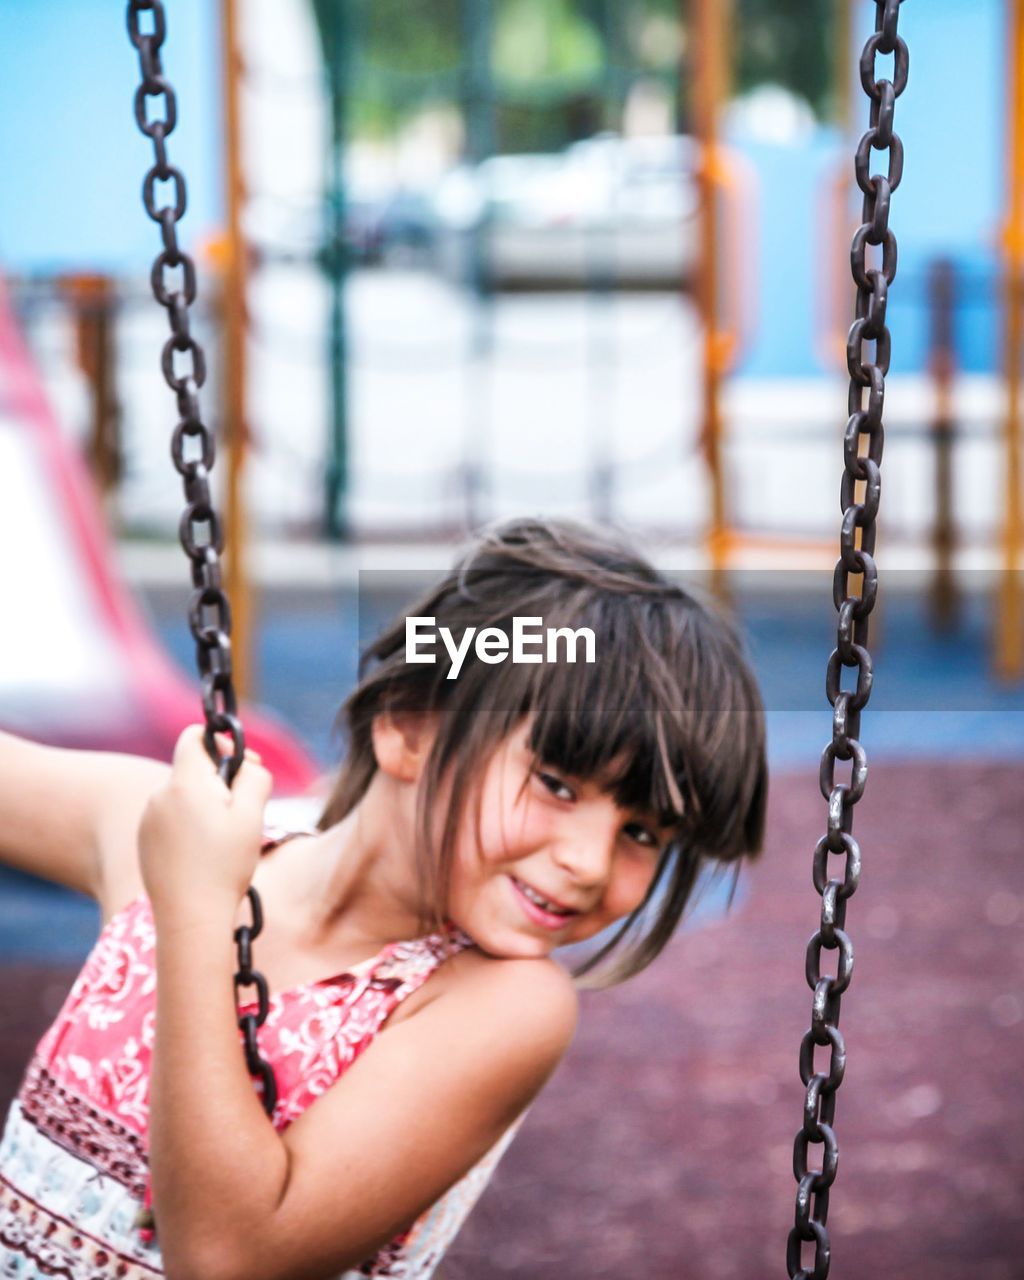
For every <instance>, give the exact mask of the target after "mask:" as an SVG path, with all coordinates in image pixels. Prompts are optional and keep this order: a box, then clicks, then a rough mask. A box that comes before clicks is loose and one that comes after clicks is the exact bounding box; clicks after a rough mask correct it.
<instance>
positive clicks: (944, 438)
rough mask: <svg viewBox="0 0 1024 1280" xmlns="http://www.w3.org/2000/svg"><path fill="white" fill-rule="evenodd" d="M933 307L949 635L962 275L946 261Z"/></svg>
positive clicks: (938, 621)
mask: <svg viewBox="0 0 1024 1280" xmlns="http://www.w3.org/2000/svg"><path fill="white" fill-rule="evenodd" d="M929 286H930V287H929V295H930V302H931V317H932V323H931V350H930V353H929V359H928V364H929V369H930V371H931V375H932V383H933V385H934V387H935V417H934V419H933V420H932V439H933V440H934V442H935V524H934V527H933V530H932V549H933V551H934V553H935V576H934V578H933V580H932V589H931V609H932V619H933V622H934V624H935V626H936V627H938V628H939V629H941V630H949V628H950V627H952V626H953V624H954V623H955V622H956V615H957V604H958V601H957V593H956V581H955V579H954V576H953V549H954V544H955V540H956V530H955V527H954V523H953V456H952V455H953V374H954V372H955V369H956V354H955V349H954V338H953V314H954V303H955V298H956V274H955V268H954V266H953V263H952V262H950V261H949V260H948V259H945V258H941V259H939V260H937V261H936V262H934V263H933V264H932V269H931V273H930V280H929Z"/></svg>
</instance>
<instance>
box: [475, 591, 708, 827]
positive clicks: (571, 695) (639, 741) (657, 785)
mask: <svg viewBox="0 0 1024 1280" xmlns="http://www.w3.org/2000/svg"><path fill="white" fill-rule="evenodd" d="M663 614H664V606H663V604H662V603H661V602H659V601H657V600H650V599H646V600H644V599H637V598H635V597H634V598H629V597H623V596H618V597H613V598H612V599H608V598H607V597H602V596H601V595H599V594H598V593H596V592H593V591H589V590H585V591H582V592H579V593H573V594H572V595H571V596H569V597H568V598H566V597H565V596H563V598H562V599H561V600H559V601H558V604H557V605H556V606H555V607H552V606H551V604H550V603H549V605H548V608H547V619H546V620H547V621H550V623H551V624H552V625H553V626H556V627H558V628H563V629H566V630H570V631H579V630H580V629H582V628H589V629H590V630H591V631H593V633H594V659H595V660H594V661H593V662H584V661H581V660H577V661H575V662H569V661H567V660H566V659H565V650H564V649H562V650H560V655H561V656H560V657H559V660H558V661H555V662H544V663H539V664H521V665H509V666H507V667H506V668H505V669H504V671H503V672H502V675H501V677H500V684H501V699H500V701H501V706H500V709H499V708H495V710H498V717H497V718H498V720H499V722H500V723H499V724H498V725H496V726H495V729H496V731H497V732H496V734H495V736H496V737H500V736H504V735H505V733H507V732H509V731H511V729H512V728H514V726H515V725H516V724H517V723H521V722H522V721H523V720H524V719H525V720H528V721H529V722H530V726H531V729H530V741H529V745H530V749H531V751H532V752H533V753H534V756H535V758H536V760H537V762H538V763H546V764H549V765H551V766H552V767H553V768H556V769H558V770H560V771H561V772H564V773H566V774H568V775H570V776H573V777H577V778H580V779H585V780H587V781H594V782H597V783H598V784H599V785H600V786H601V787H602V789H603V790H605V791H607V792H608V793H609V794H610V795H612V796H613V797H614V799H615V802H616V803H617V804H618V805H619V806H620V807H622V808H624V809H631V810H637V811H640V812H642V813H645V814H648V815H649V816H650V817H651V818H652V819H653V820H654V821H655V822H657V824H658V825H659V826H660V827H665V828H668V829H670V830H672V831H679V832H680V833H682V832H684V831H685V830H686V829H687V828H688V826H689V822H690V819H691V818H692V816H693V815H694V813H695V811H696V808H697V805H696V798H695V797H694V796H693V795H692V794H691V790H692V789H691V787H690V782H689V775H688V772H687V770H686V769H685V767H684V761H686V760H687V759H690V758H692V753H693V751H694V749H695V744H694V743H693V742H692V741H690V739H691V738H692V734H690V733H688V732H687V729H686V718H685V717H680V716H678V715H672V714H671V710H672V702H673V701H674V700H673V699H672V698H671V696H670V695H671V693H672V691H673V690H675V689H677V688H678V685H679V673H678V672H674V671H672V670H671V669H670V667H669V664H668V662H667V661H666V654H665V652H664V646H663V645H662V644H657V643H655V644H652V643H651V635H652V628H653V631H654V633H658V632H662V633H664V632H666V631H667V630H668V627H667V625H666V621H665V618H664V616H661V617H660V618H659V617H658V615H663ZM466 675H469V677H470V679H469V681H468V682H467V685H465V686H463V689H462V690H460V692H461V693H463V694H464V695H467V696H466V699H465V702H464V703H463V707H462V708H460V711H461V712H462V714H466V712H468V710H469V706H468V705H466V704H470V705H473V706H475V707H476V708H477V709H478V710H482V709H483V707H484V706H486V705H488V704H490V705H492V706H493V701H492V699H491V698H489V697H488V696H487V691H486V690H485V689H484V688H483V687H480V686H482V684H483V682H485V681H486V682H487V683H491V682H492V681H493V682H494V683H495V684H496V683H497V682H496V681H495V676H494V668H482V667H480V666H477V667H476V669H475V670H474V671H473V672H472V674H470V672H466ZM461 678H462V677H460V679H461ZM478 681H479V682H480V685H478V687H477V688H475V689H471V688H470V687H468V686H469V685H472V684H477V682H478ZM492 687H493V686H492ZM458 701H459V702H463V699H462V698H459V699H458ZM453 709H454V708H453Z"/></svg>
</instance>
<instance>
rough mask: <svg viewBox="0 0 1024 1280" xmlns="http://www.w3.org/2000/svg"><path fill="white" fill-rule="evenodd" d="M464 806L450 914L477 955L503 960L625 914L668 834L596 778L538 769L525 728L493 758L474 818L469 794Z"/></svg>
mask: <svg viewBox="0 0 1024 1280" xmlns="http://www.w3.org/2000/svg"><path fill="white" fill-rule="evenodd" d="M466 808H467V812H466V814H465V815H464V818H463V823H462V828H461V830H460V832H459V836H458V841H457V845H456V850H455V860H454V863H453V867H452V877H451V884H450V894H449V900H448V908H449V910H448V914H449V917H450V918H451V919H452V920H453V921H454V923H455V924H457V925H458V926H459V927H460V928H462V929H464V930H465V931H466V933H468V934H469V935H470V937H471V938H473V939H474V941H475V942H476V943H477V944H478V945H479V946H480V947H481V948H482V949H483V950H484V951H486V952H488V953H489V954H491V955H496V956H503V957H506V958H523V959H526V958H531V957H538V956H545V955H547V954H548V953H549V952H551V951H552V950H553V949H554V948H555V947H562V946H567V945H568V944H570V943H575V942H582V941H584V940H585V939H587V938H591V937H593V936H594V935H595V934H597V933H599V932H600V931H601V930H602V929H605V928H607V927H608V926H609V925H610V924H613V923H614V922H615V921H616V920H620V919H621V918H622V917H623V916H626V915H628V914H629V913H630V912H631V911H633V910H634V909H635V908H636V907H638V906H639V905H640V903H641V902H642V901H643V899H644V896H645V895H646V893H647V890H648V889H649V888H650V885H651V881H652V880H653V878H654V875H655V872H656V870H657V866H658V861H659V857H660V854H661V851H662V849H663V848H664V846H665V844H666V843H667V841H668V839H669V838H670V834H671V833H670V832H669V831H668V830H667V829H664V828H659V827H658V826H657V824H656V823H655V822H654V821H653V820H652V819H651V818H650V817H649V816H648V815H644V814H642V813H638V812H633V811H630V810H626V809H622V808H620V807H619V806H618V805H617V804H616V802H615V800H614V799H613V797H612V796H610V795H609V794H608V793H607V792H605V791H602V790H601V788H600V787H599V786H598V784H597V783H596V782H593V781H585V780H582V779H578V778H573V777H569V776H567V775H565V774H562V773H560V772H559V771H558V770H556V769H553V768H548V767H547V766H545V765H544V764H543V763H542V764H541V765H540V766H539V767H537V768H536V769H535V768H534V767H533V753H532V752H531V750H530V747H529V725H523V726H521V727H520V729H519V730H517V731H516V732H515V733H513V734H512V735H511V736H510V737H509V738H508V739H506V741H505V742H503V743H502V744H501V745H500V746H499V748H498V750H497V751H496V752H495V754H494V756H493V757H492V758H491V761H490V763H489V764H488V766H487V768H486V770H485V774H484V778H483V782H482V785H481V789H480V795H479V819H477V810H476V805H475V804H474V803H473V801H472V800H470V802H469V804H468V805H467V806H466ZM537 899H544V900H546V905H545V902H540V901H537ZM552 908H557V910H553V909H552Z"/></svg>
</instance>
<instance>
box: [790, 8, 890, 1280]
mask: <svg viewBox="0 0 1024 1280" xmlns="http://www.w3.org/2000/svg"><path fill="white" fill-rule="evenodd" d="M901 3H902V0H875V10H876V18H875V30H874V33H873V34H872V35H870V36H869V37H868V40H867V43H866V44H865V46H864V52H863V54H862V55H861V59H860V80H861V84H862V86H863V88H864V92H865V93H866V94H867V95H868V97H869V98H870V100H871V107H870V114H869V127H868V130H867V132H866V133H865V134H864V135H863V137H862V138H861V139H860V142H859V143H858V145H857V149H856V154H855V160H854V175H855V177H856V181H857V185H858V187H859V188H860V190H861V191H862V192H863V194H864V201H863V211H862V217H861V223H862V225H861V226H860V227H859V228H858V229H857V231H856V232H855V234H854V237H853V243H852V245H851V249H850V267H851V272H852V275H853V279H854V282H855V283H856V285H857V305H856V310H855V319H854V322H853V324H852V326H851V328H850V333H849V337H848V340H847V348H846V357H847V368H848V370H849V374H850V393H849V415H850V417H849V421H848V423H847V426H846V431H845V435H844V444H843V459H844V464H845V470H844V474H843V478H842V484H841V487H840V505H841V509H842V513H843V519H842V525H841V529H840V536H839V548H840V555H839V560H838V562H837V563H836V567H835V574H834V577H833V584H832V595H833V601H834V603H835V607H836V612H837V613H838V619H839V621H838V628H837V635H836V647H835V650H834V651H833V653H832V654H831V656H830V657H829V660H828V666H827V668H826V673H825V693H826V696H827V697H828V700H829V703H830V704H831V706H832V741H831V742H830V743H829V744H828V745H827V746H826V747H825V750H824V751H823V752H822V756H821V768H820V772H819V783H820V786H821V792H822V795H823V796H824V798H825V799H826V800H827V801H828V824H827V829H826V832H825V835H824V836H822V837H821V839H820V840H819V841H818V844H817V847H816V848H815V850H814V859H813V881H814V887H815V889H816V890H817V891H818V893H819V894H820V895H821V920H820V924H819V927H818V930H817V932H816V933H815V934H814V935H813V936H812V937H811V940H810V942H809V943H808V945H807V955H806V963H805V973H806V977H807V985H808V986H809V987H810V988H811V990H812V991H813V993H814V996H813V1000H812V1006H811V1025H810V1028H809V1029H808V1031H807V1032H806V1033H805V1035H804V1037H803V1040H802V1042H801V1045H800V1063H799V1065H800V1079H801V1081H802V1082H803V1085H804V1087H805V1089H806V1094H805V1097H804V1117H803V1125H802V1126H801V1129H800V1131H799V1132H798V1133H797V1136H796V1142H795V1144H794V1148H793V1174H794V1177H795V1178H796V1181H797V1195H796V1215H795V1223H794V1226H793V1229H792V1230H791V1231H790V1233H789V1238H788V1241H787V1247H786V1267H787V1270H788V1272H789V1276H790V1280H826V1277H827V1276H828V1273H829V1267H830V1265H831V1245H830V1242H829V1235H828V1230H827V1227H826V1223H827V1221H828V1202H829V1192H830V1189H831V1187H832V1184H833V1182H834V1181H835V1178H836V1172H837V1170H838V1166H839V1147H838V1143H837V1141H836V1135H835V1130H834V1128H833V1124H834V1122H835V1110H836V1092H837V1090H838V1089H839V1086H840V1085H841V1084H842V1081H843V1074H844V1072H845V1070H846V1046H845V1043H844V1040H843V1037H842V1035H841V1033H840V1031H839V1012H840V1000H841V997H842V995H843V993H844V992H845V991H846V990H847V988H848V987H849V985H850V980H851V977H852V975H853V944H852V942H851V941H850V937H849V935H848V934H847V933H846V931H845V927H844V926H845V924H846V902H847V899H848V898H851V897H852V896H853V894H854V893H855V892H856V891H857V885H858V883H859V881H860V871H861V855H860V846H859V845H858V843H857V841H856V840H855V839H854V837H853V834H852V830H853V806H854V805H855V804H856V803H857V802H858V801H859V800H860V799H861V797H862V796H863V794H864V788H865V785H866V783H867V772H868V765H867V754H866V752H865V751H864V748H863V746H862V745H861V743H860V741H859V735H860V713H861V712H862V711H863V709H864V707H865V706H867V703H868V700H869V698H870V697H871V688H872V681H873V667H872V660H871V654H870V653H869V651H868V619H869V616H870V614H871V611H872V609H873V608H874V606H875V600H876V598H877V595H878V570H877V568H876V566H875V560H874V551H875V533H876V530H875V517H876V516H877V514H878V505H879V499H880V496H881V470H880V465H881V461H882V448H883V441H884V433H883V428H882V409H883V406H884V402H885V376H886V374H887V373H888V372H889V361H890V355H891V342H890V334H889V329H888V328H887V326H886V322H885V319H886V305H887V302H888V291H889V285H890V284H892V282H893V279H894V278H895V275H896V262H897V249H896V237H895V235H894V234H893V232H892V231H891V230H890V229H889V205H890V199H891V196H892V193H893V192H894V191H895V190H896V188H897V187H898V186H899V184H900V181H901V179H902V176H903V143H902V141H901V140H900V138H899V136H898V134H896V133H895V132H894V131H893V119H894V108H895V102H896V99H897V98H898V97H899V96H900V94H901V93H902V92H903V90H904V89H905V88H906V86H907V78H908V74H909V67H910V58H909V53H908V50H907V45H906V42H905V41H904V40H903V39H902V38H901V37H900V35H899V32H898V30H897V27H898V23H899V12H900V4H901ZM879 54H882V55H889V54H892V55H893V77H892V80H889V79H886V78H884V77H879V75H878V74H877V71H876V60H877V58H878V55H879ZM872 151H887V152H888V163H887V166H886V173H884V174H881V173H875V174H872V173H870V162H871V152H872ZM869 245H871V246H874V247H875V248H876V249H880V258H881V261H880V264H879V265H876V266H870V265H869V264H868V262H867V250H868V246H869ZM871 342H873V343H874V344H875V351H874V358H873V359H868V358H866V357H865V354H864V344H865V343H871ZM865 395H866V398H867V403H866V404H865V402H864V401H865ZM858 484H860V485H861V486H862V493H861V496H860V498H859V500H858V498H857V496H856V494H857V486H858ZM858 531H859V539H858ZM853 576H858V577H860V589H859V592H858V593H857V594H854V593H853V592H852V591H851V587H850V579H851V577H853ZM844 668H847V669H849V670H851V671H856V673H857V674H856V685H855V687H854V688H852V689H844V688H842V676H843V669H844ZM839 761H843V762H846V761H849V762H850V773H849V779H848V781H839V780H837V779H836V764H837V762H839ZM830 854H837V855H843V856H844V858H845V867H844V870H843V875H842V879H837V878H834V877H831V876H830V874H829V855H830ZM822 951H835V952H837V953H838V956H837V965H836V972H835V974H827V973H822V971H821V969H822V966H821V954H822ZM819 1046H820V1047H822V1048H823V1049H824V1048H827V1049H828V1050H829V1061H828V1068H827V1070H825V1071H822V1070H818V1069H816V1067H815V1062H814V1056H815V1049H816V1048H817V1047H819ZM812 1143H814V1144H821V1147H822V1153H821V1167H820V1168H818V1169H812V1168H810V1167H809V1164H808V1148H809V1147H810V1145H811V1144H812ZM805 1241H806V1242H809V1243H813V1245H814V1262H813V1266H812V1267H811V1268H810V1269H808V1268H805V1267H803V1265H802V1260H801V1251H802V1246H803V1243H804V1242H805Z"/></svg>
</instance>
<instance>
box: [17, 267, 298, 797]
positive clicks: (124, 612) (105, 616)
mask: <svg viewBox="0 0 1024 1280" xmlns="http://www.w3.org/2000/svg"><path fill="white" fill-rule="evenodd" d="M0 476H2V477H3V504H2V506H0V537H2V539H3V543H4V546H3V551H2V555H3V564H4V575H3V576H4V586H5V590H4V619H3V627H2V628H0V725H2V726H3V727H5V728H7V729H10V730H11V731H13V732H16V733H21V734H24V735H25V736H26V737H29V738H33V739H35V740H36V741H39V742H47V743H52V744H55V745H59V746H81V747H90V748H94V749H101V750H111V751H129V752H134V753H136V754H139V755H147V756H153V757H155V758H157V759H161V760H169V759H170V757H171V752H172V750H173V747H174V743H175V741H176V739H177V737H178V734H179V733H180V732H181V730H182V729H183V728H184V727H185V725H187V724H190V723H195V722H198V721H201V720H202V707H201V704H200V699H199V692H198V684H197V682H196V681H190V680H189V679H188V678H187V677H186V676H185V675H184V674H183V673H182V672H181V671H180V670H179V669H178V668H177V667H176V666H175V665H174V664H173V663H172V662H171V660H170V658H168V656H167V655H166V654H165V653H164V652H163V651H162V650H161V649H160V647H159V645H158V644H157V642H156V640H155V639H154V637H153V635H152V633H151V631H150V630H149V628H148V626H147V625H146V623H145V621H144V619H143V617H142V614H141V613H140V611H139V609H138V607H137V606H136V604H135V602H134V601H133V599H132V597H131V594H130V592H129V590H128V588H127V587H126V586H125V584H124V583H123V582H121V581H120V580H119V579H118V577H117V575H116V573H115V571H114V569H113V567H112V555H111V548H110V543H109V539H108V536H107V534H106V532H105V530H104V527H103V521H102V518H101V515H100V510H99V505H98V502H97V499H96V494H95V492H94V490H93V486H92V482H91V480H90V478H89V476H88V474H87V472H86V469H85V466H84V464H83V463H82V462H81V460H80V459H79V457H78V455H77V453H76V452H75V450H74V448H73V446H72V445H71V444H70V443H69V442H68V441H67V440H66V439H65V438H64V437H63V436H62V435H61V432H60V430H59V428H58V426H57V422H56V420H55V418H54V415H53V411H52V409H51V407H50V405H49V403H48V401H47V398H46V395H45V393H44V390H43V386H42V382H41V380H40V377H39V374H38V371H37V370H36V368H35V365H34V363H33V360H32V357H31V355H30V353H29V351H28V348H27V347H26V345H25V342H24V339H23V338H22V335H21V334H20V332H19V331H18V326H17V324H16V322H15V319H14V316H13V313H12V311H11V306H10V299H9V296H8V293H7V290H6V288H5V287H4V285H3V281H2V280H0ZM177 482H178V477H177V475H176V474H175V473H174V471H173V470H172V468H171V465H170V461H168V483H169V484H173V483H177ZM181 573H182V583H183V585H184V584H187V583H188V581H189V578H188V564H187V561H186V559H185V556H184V553H182V568H181ZM181 625H182V627H185V626H187V623H186V620H185V616H184V607H183V609H182V624H181ZM242 721H243V724H244V725H245V728H246V741H247V742H248V743H250V744H251V745H252V746H253V747H255V748H256V749H257V750H258V751H259V752H260V754H261V755H262V757H263V762H264V764H265V765H266V766H267V768H268V769H270V771H271V772H272V773H273V775H274V778H275V782H276V788H275V794H279V795H282V796H298V795H302V794H304V793H306V792H307V791H309V789H310V788H311V787H312V785H313V783H314V782H315V780H316V776H317V769H316V765H315V763H314V762H313V760H312V758H311V757H310V756H309V755H308V754H307V753H306V751H305V750H304V749H303V748H302V747H301V746H300V745H299V743H298V742H297V741H296V740H295V739H294V738H293V737H292V736H291V735H290V734H289V733H288V732H287V730H285V729H284V728H283V727H282V726H280V725H278V724H276V723H274V722H273V721H272V720H271V719H270V718H269V717H268V716H267V715H266V713H259V714H257V713H254V712H251V711H248V710H246V709H243V713H242Z"/></svg>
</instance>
